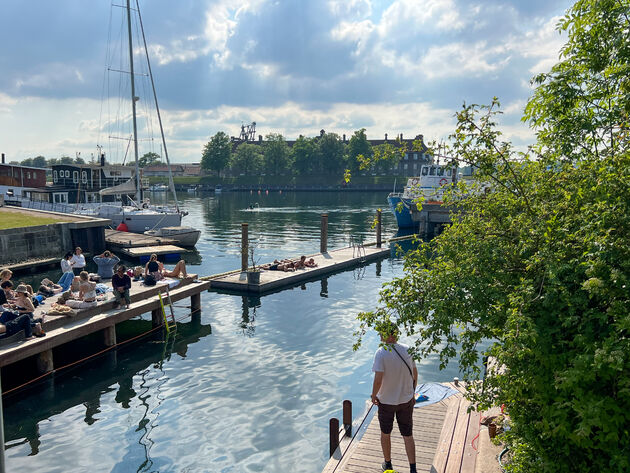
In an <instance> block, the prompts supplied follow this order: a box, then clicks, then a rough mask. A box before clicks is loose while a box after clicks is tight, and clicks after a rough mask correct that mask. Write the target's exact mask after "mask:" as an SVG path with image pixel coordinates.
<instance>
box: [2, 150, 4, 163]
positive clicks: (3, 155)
mask: <svg viewBox="0 0 630 473" xmlns="http://www.w3.org/2000/svg"><path fill="white" fill-rule="evenodd" d="M2 164H4V153H2Z"/></svg>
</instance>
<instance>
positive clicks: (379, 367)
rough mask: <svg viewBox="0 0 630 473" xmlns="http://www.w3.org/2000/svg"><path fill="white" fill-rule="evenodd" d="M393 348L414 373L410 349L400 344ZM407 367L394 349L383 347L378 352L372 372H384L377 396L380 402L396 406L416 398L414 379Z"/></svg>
mask: <svg viewBox="0 0 630 473" xmlns="http://www.w3.org/2000/svg"><path fill="white" fill-rule="evenodd" d="M393 347H395V348H396V350H397V351H398V353H400V355H401V356H402V357H403V358H404V359H405V362H407V366H408V367H409V369H410V370H411V373H413V367H414V361H413V359H412V358H411V355H410V354H409V352H408V351H407V350H408V349H409V347H408V346H407V345H402V344H400V343H394V344H393ZM407 366H405V363H403V360H401V359H400V356H398V355H397V354H396V352H395V351H394V349H393V348H392V349H391V350H389V351H388V350H385V348H383V347H380V348H379V349H378V350H376V353H375V354H374V364H373V365H372V371H374V372H377V371H379V372H383V384H381V389H380V390H379V391H378V394H377V397H378V400H379V401H380V402H382V403H383V404H393V405H396V404H403V403H405V402H409V401H410V400H411V398H412V397H413V396H414V391H413V377H412V375H411V374H409V369H407Z"/></svg>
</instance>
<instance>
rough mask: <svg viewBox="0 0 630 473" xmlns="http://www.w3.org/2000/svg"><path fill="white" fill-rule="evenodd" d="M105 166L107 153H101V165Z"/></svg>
mask: <svg viewBox="0 0 630 473" xmlns="http://www.w3.org/2000/svg"><path fill="white" fill-rule="evenodd" d="M103 166H105V153H101V167H103Z"/></svg>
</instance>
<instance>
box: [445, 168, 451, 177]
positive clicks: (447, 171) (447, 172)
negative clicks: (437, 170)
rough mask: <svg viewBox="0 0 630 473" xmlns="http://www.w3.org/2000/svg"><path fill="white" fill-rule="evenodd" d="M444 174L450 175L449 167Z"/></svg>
mask: <svg viewBox="0 0 630 473" xmlns="http://www.w3.org/2000/svg"><path fill="white" fill-rule="evenodd" d="M446 175H447V176H448V177H451V168H448V169H447V170H446Z"/></svg>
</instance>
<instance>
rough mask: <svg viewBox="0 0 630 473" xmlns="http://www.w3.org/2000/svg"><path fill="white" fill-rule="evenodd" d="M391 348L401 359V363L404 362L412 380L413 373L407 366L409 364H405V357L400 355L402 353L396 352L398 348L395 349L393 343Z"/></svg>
mask: <svg viewBox="0 0 630 473" xmlns="http://www.w3.org/2000/svg"><path fill="white" fill-rule="evenodd" d="M392 349H393V350H394V351H395V352H396V354H397V355H398V356H399V357H400V359H401V360H402V361H403V363H404V364H405V366H406V367H407V369H408V370H409V374H410V375H411V380H412V381H413V373H412V372H411V368H409V365H408V364H407V362H406V361H405V359H404V358H403V357H402V355H401V354H400V353H398V350H396V347H395V346H394V345H392Z"/></svg>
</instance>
